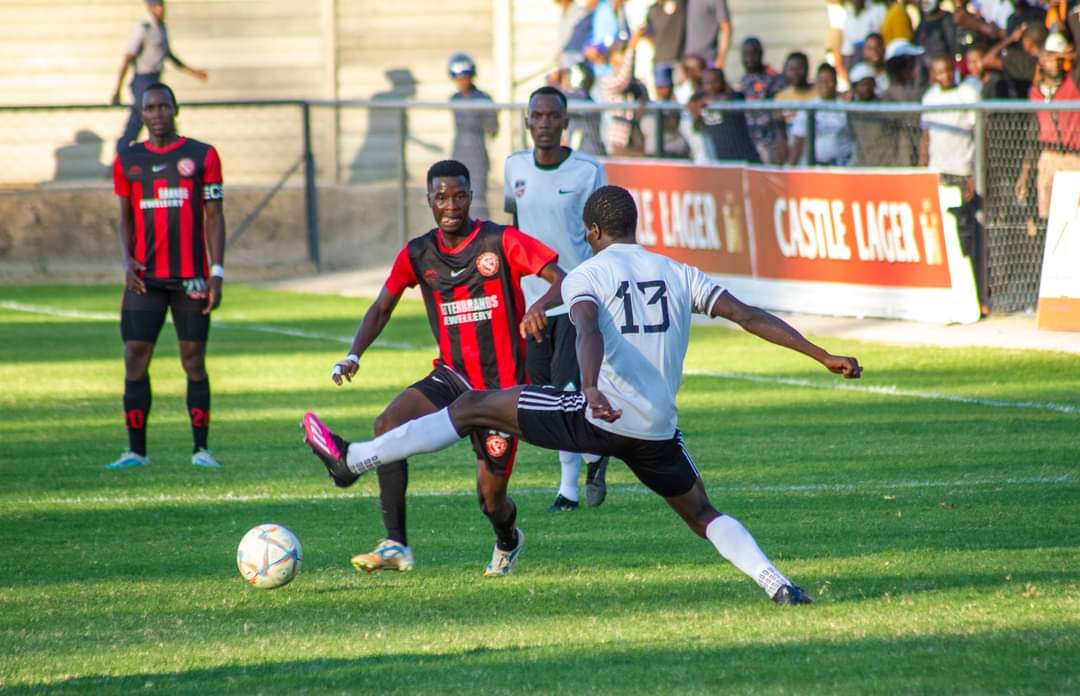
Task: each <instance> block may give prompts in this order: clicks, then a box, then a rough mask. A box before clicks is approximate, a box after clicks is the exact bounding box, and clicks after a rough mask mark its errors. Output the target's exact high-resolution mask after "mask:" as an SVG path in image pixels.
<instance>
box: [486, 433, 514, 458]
mask: <svg viewBox="0 0 1080 696" xmlns="http://www.w3.org/2000/svg"><path fill="white" fill-rule="evenodd" d="M509 448H510V443H509V442H507V440H506V438H505V437H503V436H502V435H499V434H498V433H492V434H491V435H488V436H487V439H486V440H484V449H486V450H487V453H488V454H489V455H490V456H491V458H492V459H498V458H499V457H501V456H503V455H504V454H506V450H508V449H509Z"/></svg>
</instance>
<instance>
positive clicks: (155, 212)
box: [113, 138, 223, 279]
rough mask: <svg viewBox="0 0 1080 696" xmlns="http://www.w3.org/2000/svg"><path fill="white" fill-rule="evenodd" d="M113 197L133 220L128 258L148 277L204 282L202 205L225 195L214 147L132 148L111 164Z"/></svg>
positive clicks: (183, 141) (189, 143) (189, 142)
mask: <svg viewBox="0 0 1080 696" xmlns="http://www.w3.org/2000/svg"><path fill="white" fill-rule="evenodd" d="M113 185H114V188H115V190H116V195H118V196H120V197H121V198H126V199H128V201H129V204H130V205H131V212H132V214H133V216H134V225H135V229H134V236H133V239H132V246H133V248H132V249H131V250H130V253H131V256H132V257H133V258H134V259H135V260H136V261H138V262H139V263H142V264H143V265H145V266H146V275H147V276H148V277H154V278H161V279H168V278H206V277H207V276H208V275H209V271H210V269H209V263H208V260H207V252H206V239H205V236H204V232H203V203H204V201H218V200H221V199H222V197H223V192H222V179H221V160H220V159H219V158H218V153H217V150H215V149H214V147H213V146H212V145H208V144H206V143H201V142H199V141H198V140H193V139H191V138H180V139H179V140H177V141H176V142H174V143H172V144H170V145H168V146H166V147H163V148H158V147H154V146H153V145H152V144H151V143H150V142H149V141H147V142H142V143H138V144H136V145H133V146H132V147H131V148H130V149H129V150H127V151H126V152H124V153H121V154H119V155H117V156H116V161H115V162H114V163H113Z"/></svg>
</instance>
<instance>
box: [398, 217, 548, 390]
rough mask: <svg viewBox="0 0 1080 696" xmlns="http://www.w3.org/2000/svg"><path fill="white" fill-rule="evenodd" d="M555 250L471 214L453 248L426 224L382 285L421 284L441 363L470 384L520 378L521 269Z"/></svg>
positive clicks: (503, 383)
mask: <svg viewBox="0 0 1080 696" xmlns="http://www.w3.org/2000/svg"><path fill="white" fill-rule="evenodd" d="M558 259H559V255H558V254H557V253H556V252H555V251H553V250H552V249H551V248H550V247H548V246H546V245H544V244H543V243H542V242H540V241H537V240H536V239H533V238H532V237H530V236H529V235H527V234H525V233H524V232H522V231H521V230H519V229H517V228H515V227H505V226H503V225H497V224H495V223H494V222H489V221H482V220H477V221H476V225H475V227H474V228H473V231H472V233H471V234H469V236H468V237H467V238H465V240H464V241H462V242H461V243H460V244H458V245H457V246H456V247H453V248H450V247H448V246H446V244H445V243H444V241H443V236H442V231H441V230H438V229H434V230H431V231H430V232H428V233H427V234H425V235H423V236H420V237H417V238H415V239H413V240H411V241H410V242H409V243H408V244H406V245H405V247H404V248H403V249H402V250H401V252H400V253H399V254H398V256H397V259H396V260H395V261H394V266H393V268H392V269H391V270H390V277H389V278H387V280H386V290H387V291H388V292H390V293H391V294H393V295H400V294H401V293H402V292H404V291H405V288H411V287H414V286H416V285H419V286H420V289H421V292H422V293H423V295H424V304H425V305H426V306H427V315H428V321H429V322H430V324H431V333H432V335H433V336H434V337H435V341H436V342H437V343H438V344H439V357H438V359H436V360H435V364H436V365H438V364H440V363H442V364H444V365H446V366H447V367H450V368H452V369H454V370H456V371H457V372H458V373H460V374H461V375H462V376H464V377H465V378H466V379H467V380H468V381H469V384H470V386H472V387H474V388H476V389H499V388H503V387H511V386H514V385H515V384H524V383H525V341H524V339H522V338H521V334H520V333H519V331H518V325H519V324H520V323H521V318H522V317H523V316H524V315H525V309H526V308H525V298H524V297H523V296H522V294H521V278H522V276H527V275H535V274H537V273H539V272H540V270H541V269H542V268H543V267H544V266H546V265H548V264H549V263H554V262H555V261H558Z"/></svg>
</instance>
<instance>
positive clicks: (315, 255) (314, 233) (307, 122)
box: [302, 101, 321, 273]
mask: <svg viewBox="0 0 1080 696" xmlns="http://www.w3.org/2000/svg"><path fill="white" fill-rule="evenodd" d="M302 108H303V116H304V219H305V222H306V224H307V243H308V258H309V259H311V263H313V264H314V265H315V272H316V273H318V272H319V267H320V265H321V260H320V257H319V190H318V188H317V186H316V181H315V176H316V173H315V154H314V153H313V152H312V150H311V105H310V104H308V103H307V102H306V101H305V102H303V107H302Z"/></svg>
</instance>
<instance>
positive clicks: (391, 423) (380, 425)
mask: <svg viewBox="0 0 1080 696" xmlns="http://www.w3.org/2000/svg"><path fill="white" fill-rule="evenodd" d="M399 425H401V423H400V421H399V420H398V419H397V418H395V417H394V415H393V414H391V413H389V412H388V411H383V412H382V413H380V414H379V415H378V416H377V417H376V418H375V425H374V428H373V429H374V431H375V437H378V436H379V435H382V434H383V433H386V432H389V431H391V430H393V429H394V428H396V427H397V426H399Z"/></svg>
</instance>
